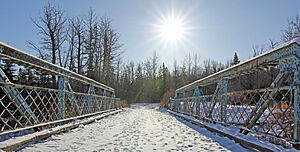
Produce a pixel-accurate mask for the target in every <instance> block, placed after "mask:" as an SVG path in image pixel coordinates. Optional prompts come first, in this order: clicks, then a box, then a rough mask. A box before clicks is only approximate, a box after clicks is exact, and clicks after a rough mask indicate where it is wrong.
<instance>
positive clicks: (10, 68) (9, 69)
mask: <svg viewBox="0 0 300 152" xmlns="http://www.w3.org/2000/svg"><path fill="white" fill-rule="evenodd" d="M2 70H3V72H4V73H5V75H6V76H7V77H8V79H9V81H10V82H14V81H15V80H14V77H15V75H14V72H15V69H14V65H13V63H11V62H8V61H4V62H3V65H2Z"/></svg>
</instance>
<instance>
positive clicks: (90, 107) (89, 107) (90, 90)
mask: <svg viewBox="0 0 300 152" xmlns="http://www.w3.org/2000/svg"><path fill="white" fill-rule="evenodd" d="M93 94H95V87H94V86H93V85H91V84H89V85H88V97H87V99H88V102H87V104H88V113H91V112H92V100H93V96H92V95H93Z"/></svg>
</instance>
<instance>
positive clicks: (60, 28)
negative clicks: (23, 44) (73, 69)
mask: <svg viewBox="0 0 300 152" xmlns="http://www.w3.org/2000/svg"><path fill="white" fill-rule="evenodd" d="M39 20H40V21H36V20H34V19H32V22H33V23H34V24H35V26H36V27H37V28H38V34H39V35H40V37H41V40H40V41H39V42H38V44H36V43H34V42H32V41H29V42H28V44H29V47H31V48H33V49H35V50H37V51H38V52H39V54H40V56H41V58H42V59H45V60H48V61H51V62H52V63H53V64H57V59H58V60H59V61H58V63H59V65H60V66H63V65H64V64H63V62H66V61H67V60H65V61H63V60H64V58H63V52H62V50H63V49H62V46H63V43H64V42H65V40H66V30H65V23H66V18H65V13H64V11H63V10H61V9H60V8H59V7H55V6H53V5H51V4H50V3H48V5H46V6H45V7H44V8H43V12H42V14H41V16H40V17H39ZM56 54H58V56H56ZM52 81H53V83H56V82H55V77H53V78H52Z"/></svg>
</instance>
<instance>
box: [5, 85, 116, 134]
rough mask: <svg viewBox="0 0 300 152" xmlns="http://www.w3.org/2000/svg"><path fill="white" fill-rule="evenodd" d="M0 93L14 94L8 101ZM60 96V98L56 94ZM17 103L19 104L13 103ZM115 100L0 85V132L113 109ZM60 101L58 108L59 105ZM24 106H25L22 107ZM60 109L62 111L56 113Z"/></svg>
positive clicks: (28, 87)
mask: <svg viewBox="0 0 300 152" xmlns="http://www.w3.org/2000/svg"><path fill="white" fill-rule="evenodd" d="M4 90H11V92H14V96H13V97H12V96H11V95H10V94H7V93H5V91H4ZM60 93H63V94H64V96H63V98H60V96H59V94H60ZM16 99H18V101H21V102H20V103H18V102H16ZM116 100H117V99H116V98H112V97H104V96H98V95H92V94H85V93H74V92H69V91H62V90H57V89H48V88H41V87H32V86H24V85H15V84H4V83H1V85H0V132H3V131H6V130H13V129H17V128H22V127H26V126H30V125H35V124H38V123H43V122H50V121H55V120H60V119H62V117H61V116H60V114H59V110H62V111H63V115H64V116H63V118H64V119H65V118H70V117H74V116H80V115H84V114H89V113H94V112H98V111H102V110H108V109H113V108H117V107H118V104H116V103H117V101H116ZM60 101H62V102H63V105H62V107H60V106H59V102H60ZM26 105H27V106H26ZM60 108H62V109H60Z"/></svg>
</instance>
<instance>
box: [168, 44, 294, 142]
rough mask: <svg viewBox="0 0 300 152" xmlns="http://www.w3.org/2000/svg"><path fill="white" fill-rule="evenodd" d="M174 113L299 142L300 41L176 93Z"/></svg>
mask: <svg viewBox="0 0 300 152" xmlns="http://www.w3.org/2000/svg"><path fill="white" fill-rule="evenodd" d="M254 76H255V77H256V78H257V77H259V78H260V80H261V81H259V82H255V81H254V80H256V79H254V80H253V79H252V78H253V77H254ZM250 80H251V81H250ZM248 81H249V82H248ZM250 82H251V83H250ZM245 84H251V85H248V86H251V87H252V88H251V89H246V88H247V87H245V86H247V85H245ZM262 86H263V87H262ZM169 109H171V110H173V111H177V112H182V113H186V114H190V115H193V116H195V117H197V118H199V119H203V120H206V121H210V122H215V123H220V124H223V125H235V126H236V127H237V128H240V132H241V133H243V134H248V133H249V132H251V133H253V134H255V135H258V136H259V137H266V138H273V139H279V140H281V139H282V140H288V141H291V142H293V143H299V141H300V39H294V40H292V41H290V42H288V43H286V44H283V45H282V46H279V47H278V48H275V49H272V50H270V51H268V52H266V53H264V54H262V55H260V56H257V57H254V58H252V59H250V60H248V61H245V62H243V63H240V64H237V65H234V66H232V67H230V68H227V69H224V70H222V71H220V72H217V73H215V74H213V75H210V76H208V77H205V78H203V79H200V80H197V81H195V82H192V83H190V84H188V85H186V86H183V87H181V88H179V89H177V90H176V92H175V97H174V99H170V102H169Z"/></svg>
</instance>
